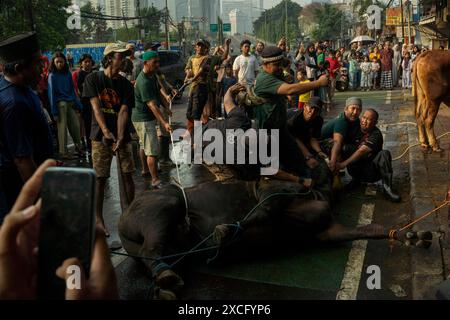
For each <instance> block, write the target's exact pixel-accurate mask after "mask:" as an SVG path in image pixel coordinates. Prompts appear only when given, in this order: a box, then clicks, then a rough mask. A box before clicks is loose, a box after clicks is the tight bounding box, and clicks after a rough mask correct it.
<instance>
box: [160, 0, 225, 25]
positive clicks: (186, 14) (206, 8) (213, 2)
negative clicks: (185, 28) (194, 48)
mask: <svg viewBox="0 0 450 320" xmlns="http://www.w3.org/2000/svg"><path fill="white" fill-rule="evenodd" d="M220 2H221V1H220V0H168V1H167V7H168V9H169V13H170V16H171V17H172V19H173V20H174V21H176V22H181V21H183V19H184V20H185V21H188V22H192V24H194V22H195V23H198V24H199V27H200V30H201V31H204V32H205V31H208V30H209V24H211V23H217V17H218V16H220Z"/></svg>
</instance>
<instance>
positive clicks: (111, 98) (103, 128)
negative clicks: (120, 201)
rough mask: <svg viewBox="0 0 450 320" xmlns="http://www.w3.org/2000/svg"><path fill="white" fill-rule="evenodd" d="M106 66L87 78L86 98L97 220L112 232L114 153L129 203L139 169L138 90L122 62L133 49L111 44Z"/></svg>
mask: <svg viewBox="0 0 450 320" xmlns="http://www.w3.org/2000/svg"><path fill="white" fill-rule="evenodd" d="M103 54H104V58H103V60H102V65H103V68H104V70H103V71H99V72H93V73H91V74H90V75H89V76H87V77H86V80H85V84H84V88H83V97H84V98H89V99H90V101H91V105H92V109H93V115H94V116H93V117H92V129H91V140H92V163H93V167H94V170H95V172H96V175H97V194H98V201H97V222H98V223H99V225H100V226H101V227H102V228H103V229H104V230H105V234H106V236H109V233H108V231H107V229H106V227H105V223H104V219H103V201H104V195H105V185H106V180H107V179H108V178H109V175H110V169H111V161H112V158H113V155H114V153H116V156H118V157H119V159H120V161H119V163H120V169H121V170H119V171H121V173H122V180H123V185H124V189H125V194H126V199H125V203H126V204H128V205H129V204H130V203H131V201H133V199H134V182H133V176H132V174H133V173H134V171H135V166H134V161H133V149H132V146H131V143H130V142H131V137H130V130H129V129H130V128H129V127H130V121H129V112H130V111H131V110H130V108H131V107H132V106H134V92H133V91H134V90H133V86H132V85H131V83H130V82H129V81H128V80H127V79H125V78H124V77H122V76H121V75H119V71H120V68H121V66H122V62H123V61H124V60H125V58H126V56H128V55H129V54H130V51H129V50H128V49H127V48H126V47H125V46H124V45H122V44H111V45H109V46H107V47H106V48H105V51H104V53H103Z"/></svg>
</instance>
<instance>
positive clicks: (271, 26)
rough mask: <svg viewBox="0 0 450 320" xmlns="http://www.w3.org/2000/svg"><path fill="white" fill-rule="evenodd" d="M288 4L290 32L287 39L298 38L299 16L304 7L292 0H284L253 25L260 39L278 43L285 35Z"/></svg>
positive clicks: (263, 14)
mask: <svg viewBox="0 0 450 320" xmlns="http://www.w3.org/2000/svg"><path fill="white" fill-rule="evenodd" d="M286 2H287V20H288V30H289V31H288V32H289V34H288V35H287V38H288V40H293V39H296V38H297V36H298V35H299V32H300V30H299V27H298V16H299V14H300V11H301V10H302V7H300V6H299V5H298V4H297V3H295V2H292V1H291V0H283V1H282V2H280V3H279V4H278V5H277V6H275V7H273V8H272V9H270V10H267V11H266V12H263V13H262V15H261V16H260V17H259V18H258V19H257V20H256V21H255V22H254V23H253V28H254V30H255V34H256V36H257V37H258V38H262V39H265V40H266V41H268V42H272V43H276V42H278V40H279V39H280V38H281V37H282V36H283V35H285V22H286Z"/></svg>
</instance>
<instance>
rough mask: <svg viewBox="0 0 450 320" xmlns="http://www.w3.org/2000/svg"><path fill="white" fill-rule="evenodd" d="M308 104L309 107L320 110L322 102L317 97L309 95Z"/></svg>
mask: <svg viewBox="0 0 450 320" xmlns="http://www.w3.org/2000/svg"><path fill="white" fill-rule="evenodd" d="M308 105H309V106H310V107H311V108H319V109H320V110H322V106H323V102H322V100H320V98H319V97H311V98H309V101H308Z"/></svg>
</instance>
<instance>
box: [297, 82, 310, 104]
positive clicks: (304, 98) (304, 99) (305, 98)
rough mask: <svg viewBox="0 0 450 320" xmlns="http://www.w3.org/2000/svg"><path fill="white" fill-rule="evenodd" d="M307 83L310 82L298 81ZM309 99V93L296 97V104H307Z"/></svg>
mask: <svg viewBox="0 0 450 320" xmlns="http://www.w3.org/2000/svg"><path fill="white" fill-rule="evenodd" d="M309 82H311V81H309V80H308V79H306V80H303V81H300V83H309ZM309 98H311V91H308V92H306V93H303V94H301V95H300V96H299V97H298V102H308V101H309Z"/></svg>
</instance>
